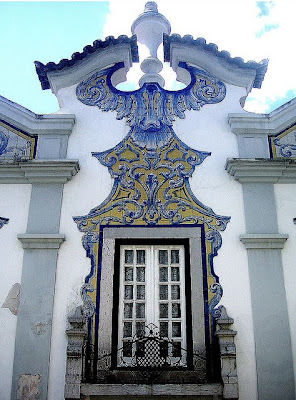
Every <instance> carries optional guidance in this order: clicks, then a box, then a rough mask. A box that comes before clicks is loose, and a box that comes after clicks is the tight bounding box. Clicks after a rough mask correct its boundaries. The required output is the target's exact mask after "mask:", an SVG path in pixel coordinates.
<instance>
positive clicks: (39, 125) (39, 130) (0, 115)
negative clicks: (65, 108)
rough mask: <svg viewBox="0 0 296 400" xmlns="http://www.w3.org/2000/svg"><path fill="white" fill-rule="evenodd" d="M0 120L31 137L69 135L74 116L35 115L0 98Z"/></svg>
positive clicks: (18, 105)
mask: <svg viewBox="0 0 296 400" xmlns="http://www.w3.org/2000/svg"><path fill="white" fill-rule="evenodd" d="M0 119H3V120H4V121H6V122H9V123H11V124H12V125H14V126H16V127H17V128H19V129H22V130H24V131H25V132H28V133H30V134H31V135H40V134H41V135H42V134H43V135H46V134H49V135H53V134H54V135H56V134H59V135H70V134H71V132H72V129H73V126H74V124H75V115H74V114H35V113H33V112H32V111H30V110H27V109H26V108H25V107H23V106H21V105H20V104H17V103H14V102H13V101H11V100H8V99H6V98H5V97H3V96H0Z"/></svg>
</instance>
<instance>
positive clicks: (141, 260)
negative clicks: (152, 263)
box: [137, 250, 145, 264]
mask: <svg viewBox="0 0 296 400" xmlns="http://www.w3.org/2000/svg"><path fill="white" fill-rule="evenodd" d="M137 264H145V250H137Z"/></svg>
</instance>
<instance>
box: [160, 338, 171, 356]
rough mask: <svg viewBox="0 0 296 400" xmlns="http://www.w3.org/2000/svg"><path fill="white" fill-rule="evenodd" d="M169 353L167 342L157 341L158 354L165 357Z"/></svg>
mask: <svg viewBox="0 0 296 400" xmlns="http://www.w3.org/2000/svg"><path fill="white" fill-rule="evenodd" d="M168 353H169V346H168V342H160V343H159V355H160V357H164V358H165V357H167V356H168Z"/></svg>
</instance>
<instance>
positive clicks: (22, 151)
mask: <svg viewBox="0 0 296 400" xmlns="http://www.w3.org/2000/svg"><path fill="white" fill-rule="evenodd" d="M36 144H37V136H36V135H34V136H32V135H29V134H28V133H25V132H23V131H21V130H18V129H16V128H14V127H13V126H11V125H10V124H8V123H6V122H4V121H1V120H0V161H1V160H13V161H20V160H30V159H33V158H34V157H35V152H36Z"/></svg>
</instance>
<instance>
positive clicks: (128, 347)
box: [122, 342, 132, 357]
mask: <svg viewBox="0 0 296 400" xmlns="http://www.w3.org/2000/svg"><path fill="white" fill-rule="evenodd" d="M122 347H123V348H122V355H123V357H131V356H132V343H131V342H123V346H122Z"/></svg>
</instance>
